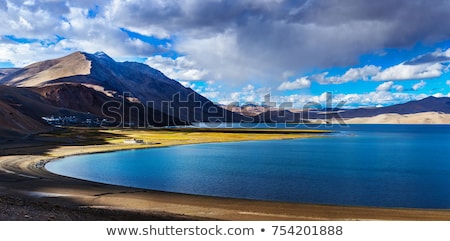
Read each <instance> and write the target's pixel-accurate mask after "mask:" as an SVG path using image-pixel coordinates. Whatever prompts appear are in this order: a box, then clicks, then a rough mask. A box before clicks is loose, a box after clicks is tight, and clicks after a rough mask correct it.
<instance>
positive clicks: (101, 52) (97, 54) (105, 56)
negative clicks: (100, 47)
mask: <svg viewBox="0 0 450 241" xmlns="http://www.w3.org/2000/svg"><path fill="white" fill-rule="evenodd" d="M94 56H95V57H97V58H104V59H110V60H113V59H112V58H111V57H109V55H107V54H106V53H105V52H103V51H99V52H95V53H94Z"/></svg>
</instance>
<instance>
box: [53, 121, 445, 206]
mask: <svg viewBox="0 0 450 241" xmlns="http://www.w3.org/2000/svg"><path fill="white" fill-rule="evenodd" d="M336 130H337V131H338V132H336V133H333V134H329V135H326V136H325V137H321V138H308V139H295V140H279V141H248V142H234V143H213V144H196V145H185V146H175V147H168V148H155V149H145V150H130V151H119V152H112V153H101V154H92V155H83V156H72V157H67V158H64V159H62V160H58V161H54V162H51V163H49V164H47V165H46V168H47V169H48V170H49V171H51V172H55V173H58V174H61V175H65V176H70V177H76V178H81V179H86V180H91V181H97V182H102V183H109V184H118V185H123V186H131V187H139V188H146V189H152V190H161V191H169V192H179V193H189V194H201V195H209V196H220V197H233V198H246V199H257V200H273V201H286V202H298V203H319V204H338V205H357V206H379V207H411V208H445V209H449V208H450V125H351V126H349V127H342V128H337V129H336Z"/></svg>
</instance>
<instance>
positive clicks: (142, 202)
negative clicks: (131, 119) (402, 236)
mask: <svg viewBox="0 0 450 241" xmlns="http://www.w3.org/2000/svg"><path fill="white" fill-rule="evenodd" d="M313 134H314V133H294V134H286V133H253V134H251V135H248V134H247V133H217V132H216V133H209V132H206V133H205V132H193V131H190V130H184V131H166V130H159V131H133V130H128V131H123V130H83V129H77V130H71V131H69V132H61V133H57V134H52V135H41V136H39V137H35V138H33V139H32V140H22V141H20V142H19V143H16V142H15V141H11V142H10V143H7V144H3V145H2V147H5V148H2V150H0V210H1V211H0V212H1V213H0V219H1V220H372V219H381V220H450V211H446V210H417V209H385V208H365V207H341V206H328V205H310V204H292V203H281V202H266V201H250V200H241V199H227V198H214V197H204V196H195V195H184V194H175V193H166V192H157V191H149V190H142V189H135V188H126V187H119V186H113V185H105V184H99V183H94V182H88V181H82V180H77V179H73V178H67V177H62V176H59V175H55V174H52V173H49V172H48V171H46V170H45V167H44V164H45V163H46V162H48V161H51V160H52V159H55V158H58V157H63V156H68V155H75V154H83V153H94V152H104V151H113V150H122V149H131V148H150V147H160V146H169V145H177V144H188V143H202V142H213V141H214V142H216V141H236V140H246V139H251V140H266V139H286V138H306V137H312V136H313ZM94 137H95V138H94ZM131 137H133V138H140V139H143V140H145V141H146V142H149V144H145V145H125V144H123V140H125V139H129V138H131ZM88 139H89V141H88ZM92 139H95V141H92ZM150 141H151V142H150ZM87 144H89V145H87Z"/></svg>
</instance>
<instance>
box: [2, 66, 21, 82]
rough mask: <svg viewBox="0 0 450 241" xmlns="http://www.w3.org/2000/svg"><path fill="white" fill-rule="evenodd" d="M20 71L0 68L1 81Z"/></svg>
mask: <svg viewBox="0 0 450 241" xmlns="http://www.w3.org/2000/svg"><path fill="white" fill-rule="evenodd" d="M18 70H20V69H18V68H0V80H1V79H3V78H4V77H5V76H7V75H9V74H11V73H14V72H16V71H18Z"/></svg>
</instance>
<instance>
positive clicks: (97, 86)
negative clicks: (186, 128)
mask: <svg viewBox="0 0 450 241" xmlns="http://www.w3.org/2000/svg"><path fill="white" fill-rule="evenodd" d="M67 83H70V84H81V85H84V86H85V87H88V88H91V89H94V90H95V91H98V92H102V93H104V94H105V95H106V96H109V97H112V98H116V99H126V100H128V101H131V102H135V103H140V104H141V105H143V108H144V109H148V108H149V109H151V110H155V111H156V112H158V113H159V114H160V113H165V114H166V115H168V116H170V117H172V118H174V119H179V120H182V121H186V122H195V121H232V120H235V121H239V120H241V119H242V116H240V115H238V114H236V113H232V112H230V111H227V110H224V109H222V108H220V107H218V106H216V105H215V104H213V103H212V102H211V101H209V100H208V99H207V98H205V97H203V96H202V95H200V94H198V93H196V92H195V91H193V90H192V89H190V88H185V87H184V86H182V85H181V84H180V83H178V82H177V81H175V80H172V79H170V78H168V77H166V76H165V75H164V74H163V73H161V72H160V71H158V70H156V69H153V68H151V67H149V66H148V65H145V64H141V63H136V62H116V61H114V60H113V59H112V58H111V57H109V56H108V55H107V54H105V53H103V52H99V53H95V54H88V53H83V52H75V53H73V54H70V55H68V56H65V57H62V58H58V59H53V60H46V61H42V62H38V63H34V64H31V65H29V66H26V67H25V68H23V69H20V70H17V71H15V72H13V73H10V74H8V75H6V76H4V77H3V78H2V79H0V84H3V85H8V86H15V87H48V86H53V85H60V84H67ZM149 118H151V119H154V118H159V117H157V116H150V117H149Z"/></svg>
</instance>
